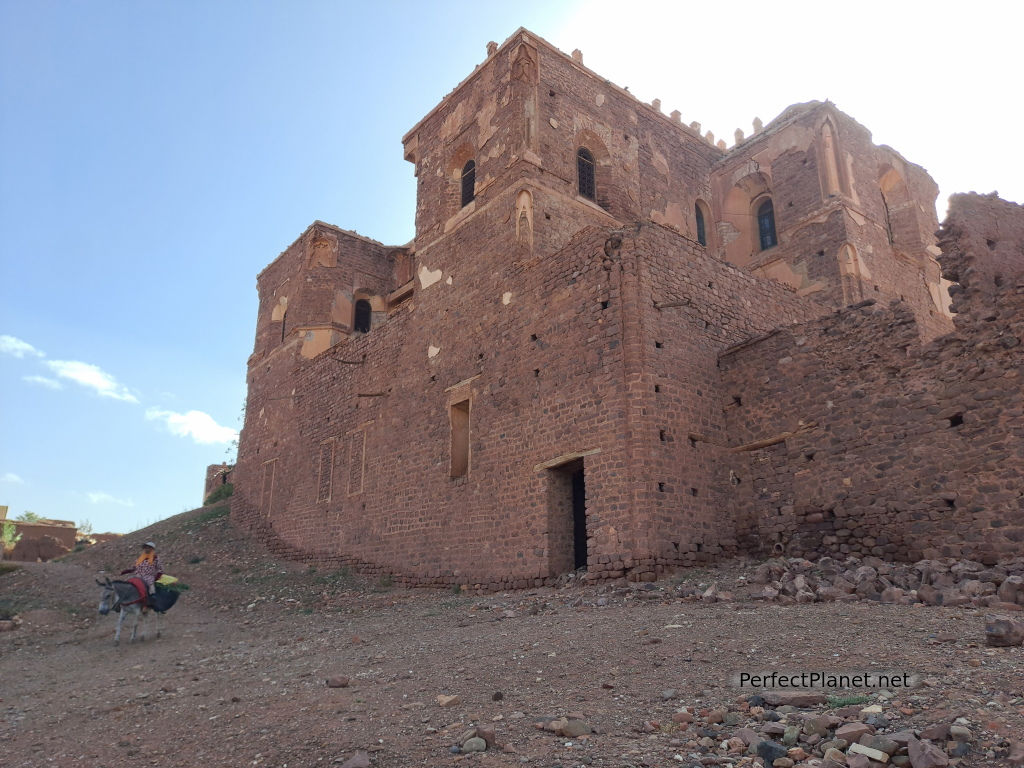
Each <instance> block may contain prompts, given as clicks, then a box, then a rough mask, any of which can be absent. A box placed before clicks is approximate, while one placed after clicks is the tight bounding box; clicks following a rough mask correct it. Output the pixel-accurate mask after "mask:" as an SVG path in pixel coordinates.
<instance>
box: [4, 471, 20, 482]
mask: <svg viewBox="0 0 1024 768" xmlns="http://www.w3.org/2000/svg"><path fill="white" fill-rule="evenodd" d="M24 482H25V481H24V480H22V479H21V478H20V477H18V476H17V475H16V474H14V473H13V472H4V474H3V475H2V476H0V483H24Z"/></svg>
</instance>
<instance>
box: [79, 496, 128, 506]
mask: <svg viewBox="0 0 1024 768" xmlns="http://www.w3.org/2000/svg"><path fill="white" fill-rule="evenodd" d="M85 495H86V496H88V497H89V501H91V502H92V503H93V504H120V505H121V506H122V507H134V506H135V502H133V501H132V500H131V499H117V498H114V497H113V496H111V495H110V494H109V493H87V494H85Z"/></svg>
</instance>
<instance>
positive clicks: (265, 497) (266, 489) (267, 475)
mask: <svg viewBox="0 0 1024 768" xmlns="http://www.w3.org/2000/svg"><path fill="white" fill-rule="evenodd" d="M276 468H277V459H271V460H270V461H267V462H264V464H263V482H262V484H261V486H260V513H261V514H262V515H263V516H264V517H270V512H271V510H272V508H273V504H274V473H275V471H276Z"/></svg>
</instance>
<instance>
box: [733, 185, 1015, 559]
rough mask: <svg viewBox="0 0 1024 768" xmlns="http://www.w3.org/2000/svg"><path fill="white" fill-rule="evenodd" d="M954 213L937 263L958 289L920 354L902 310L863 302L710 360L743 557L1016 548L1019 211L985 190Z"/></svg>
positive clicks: (977, 554)
mask: <svg viewBox="0 0 1024 768" xmlns="http://www.w3.org/2000/svg"><path fill="white" fill-rule="evenodd" d="M951 206H952V207H951V212H950V215H949V218H948V219H947V221H946V223H945V225H944V227H943V230H942V232H941V238H942V244H943V249H944V252H945V253H946V254H948V256H944V257H943V259H942V262H943V267H944V269H945V270H946V271H947V274H950V275H959V277H960V278H961V279H964V278H965V276H966V284H967V286H968V288H967V289H966V290H965V291H962V292H960V293H959V294H958V301H957V303H956V308H957V310H958V314H957V315H956V317H955V321H956V331H955V333H953V334H951V335H949V336H946V337H943V338H940V339H938V340H937V341H935V342H933V343H930V344H927V345H925V346H920V345H919V334H918V329H917V328H916V327H915V326H916V319H915V315H914V313H913V311H912V310H911V308H910V307H908V306H906V304H904V303H900V302H895V303H893V304H892V305H890V306H883V305H881V304H873V305H869V306H862V307H859V308H854V309H848V310H843V311H841V312H839V313H837V314H835V315H830V316H828V317H826V318H823V319H821V320H817V321H814V322H812V323H807V324H803V325H798V326H794V327H791V328H786V329H783V330H781V331H779V332H777V333H774V334H772V335H771V336H769V337H767V338H764V339H761V340H758V341H757V342H755V343H751V344H747V345H745V346H742V347H740V348H737V349H735V350H732V351H729V350H727V351H726V352H725V353H723V355H722V356H721V370H722V382H723V383H722V386H723V391H724V392H725V393H727V394H729V395H731V396H734V397H736V398H739V402H738V403H737V405H736V407H734V408H731V409H730V410H729V411H728V424H729V431H730V442H731V444H732V445H733V447H734V449H735V451H736V452H735V453H734V454H733V455H732V460H731V471H732V472H733V473H734V475H735V477H736V484H735V485H734V486H733V488H734V490H735V500H736V507H735V510H736V516H737V520H738V522H739V535H740V537H741V542H742V545H743V546H744V548H746V549H749V550H751V551H755V552H772V551H773V550H775V548H776V546H777V545H778V547H779V549H780V550H781V551H785V552H788V553H791V554H794V555H799V554H807V553H810V552H821V551H826V552H833V553H840V554H847V553H851V554H857V555H865V554H873V555H877V556H880V557H891V558H895V559H904V560H915V559H920V558H922V557H924V558H928V557H937V556H944V557H948V556H952V557H960V556H967V557H971V558H975V559H979V560H982V561H984V562H995V561H996V560H997V559H999V558H1000V557H1007V556H1012V555H1013V554H1014V553H1019V551H1020V547H1021V543H1022V542H1024V477H1022V475H1024V472H1022V467H1024V443H1022V441H1021V437H1022V436H1024V400H1022V396H1021V383H1020V382H1021V377H1022V374H1024V356H1022V355H1021V351H1020V350H1021V339H1022V337H1024V283H1022V282H1021V274H1022V271H1024V241H1022V239H1021V235H1022V233H1024V209H1022V208H1021V207H1020V206H1016V205H1014V204H1012V203H1006V202H1005V201H1002V200H999V199H998V198H993V197H986V196H980V195H956V196H954V197H953V199H952V203H951ZM990 241H992V242H994V245H995V247H994V248H993V247H992V246H990V245H989V244H988V243H989V242H990ZM997 274H998V275H999V276H1000V280H999V281H996V280H995V276H996V275H997ZM972 277H973V278H974V280H973V281H972V280H971V278H972ZM997 282H998V283H999V284H998V285H997ZM740 403H741V404H740ZM780 436H784V439H781V440H780V439H778V438H779V437H780ZM765 443H770V444H765Z"/></svg>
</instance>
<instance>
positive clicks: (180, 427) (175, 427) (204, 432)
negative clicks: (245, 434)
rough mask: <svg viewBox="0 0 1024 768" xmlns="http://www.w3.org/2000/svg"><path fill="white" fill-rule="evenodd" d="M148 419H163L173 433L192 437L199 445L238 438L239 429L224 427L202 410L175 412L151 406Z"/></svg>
mask: <svg viewBox="0 0 1024 768" xmlns="http://www.w3.org/2000/svg"><path fill="white" fill-rule="evenodd" d="M146 419H147V420H149V421H163V422H164V423H165V424H166V425H167V429H168V430H170V432H171V434H172V435H177V436H178V437H191V438H192V440H193V441H194V442H196V443H198V444H199V445H211V444H213V443H230V442H231V441H232V440H235V439H237V438H238V432H237V431H235V430H234V429H232V428H231V427H222V426H221V425H220V424H218V423H217V422H216V421H214V419H213V417H212V416H210V415H209V414H208V413H203V412H202V411H189V412H188V413H175V412H174V411H164V410H161V409H159V408H149V409H147V410H146Z"/></svg>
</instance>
